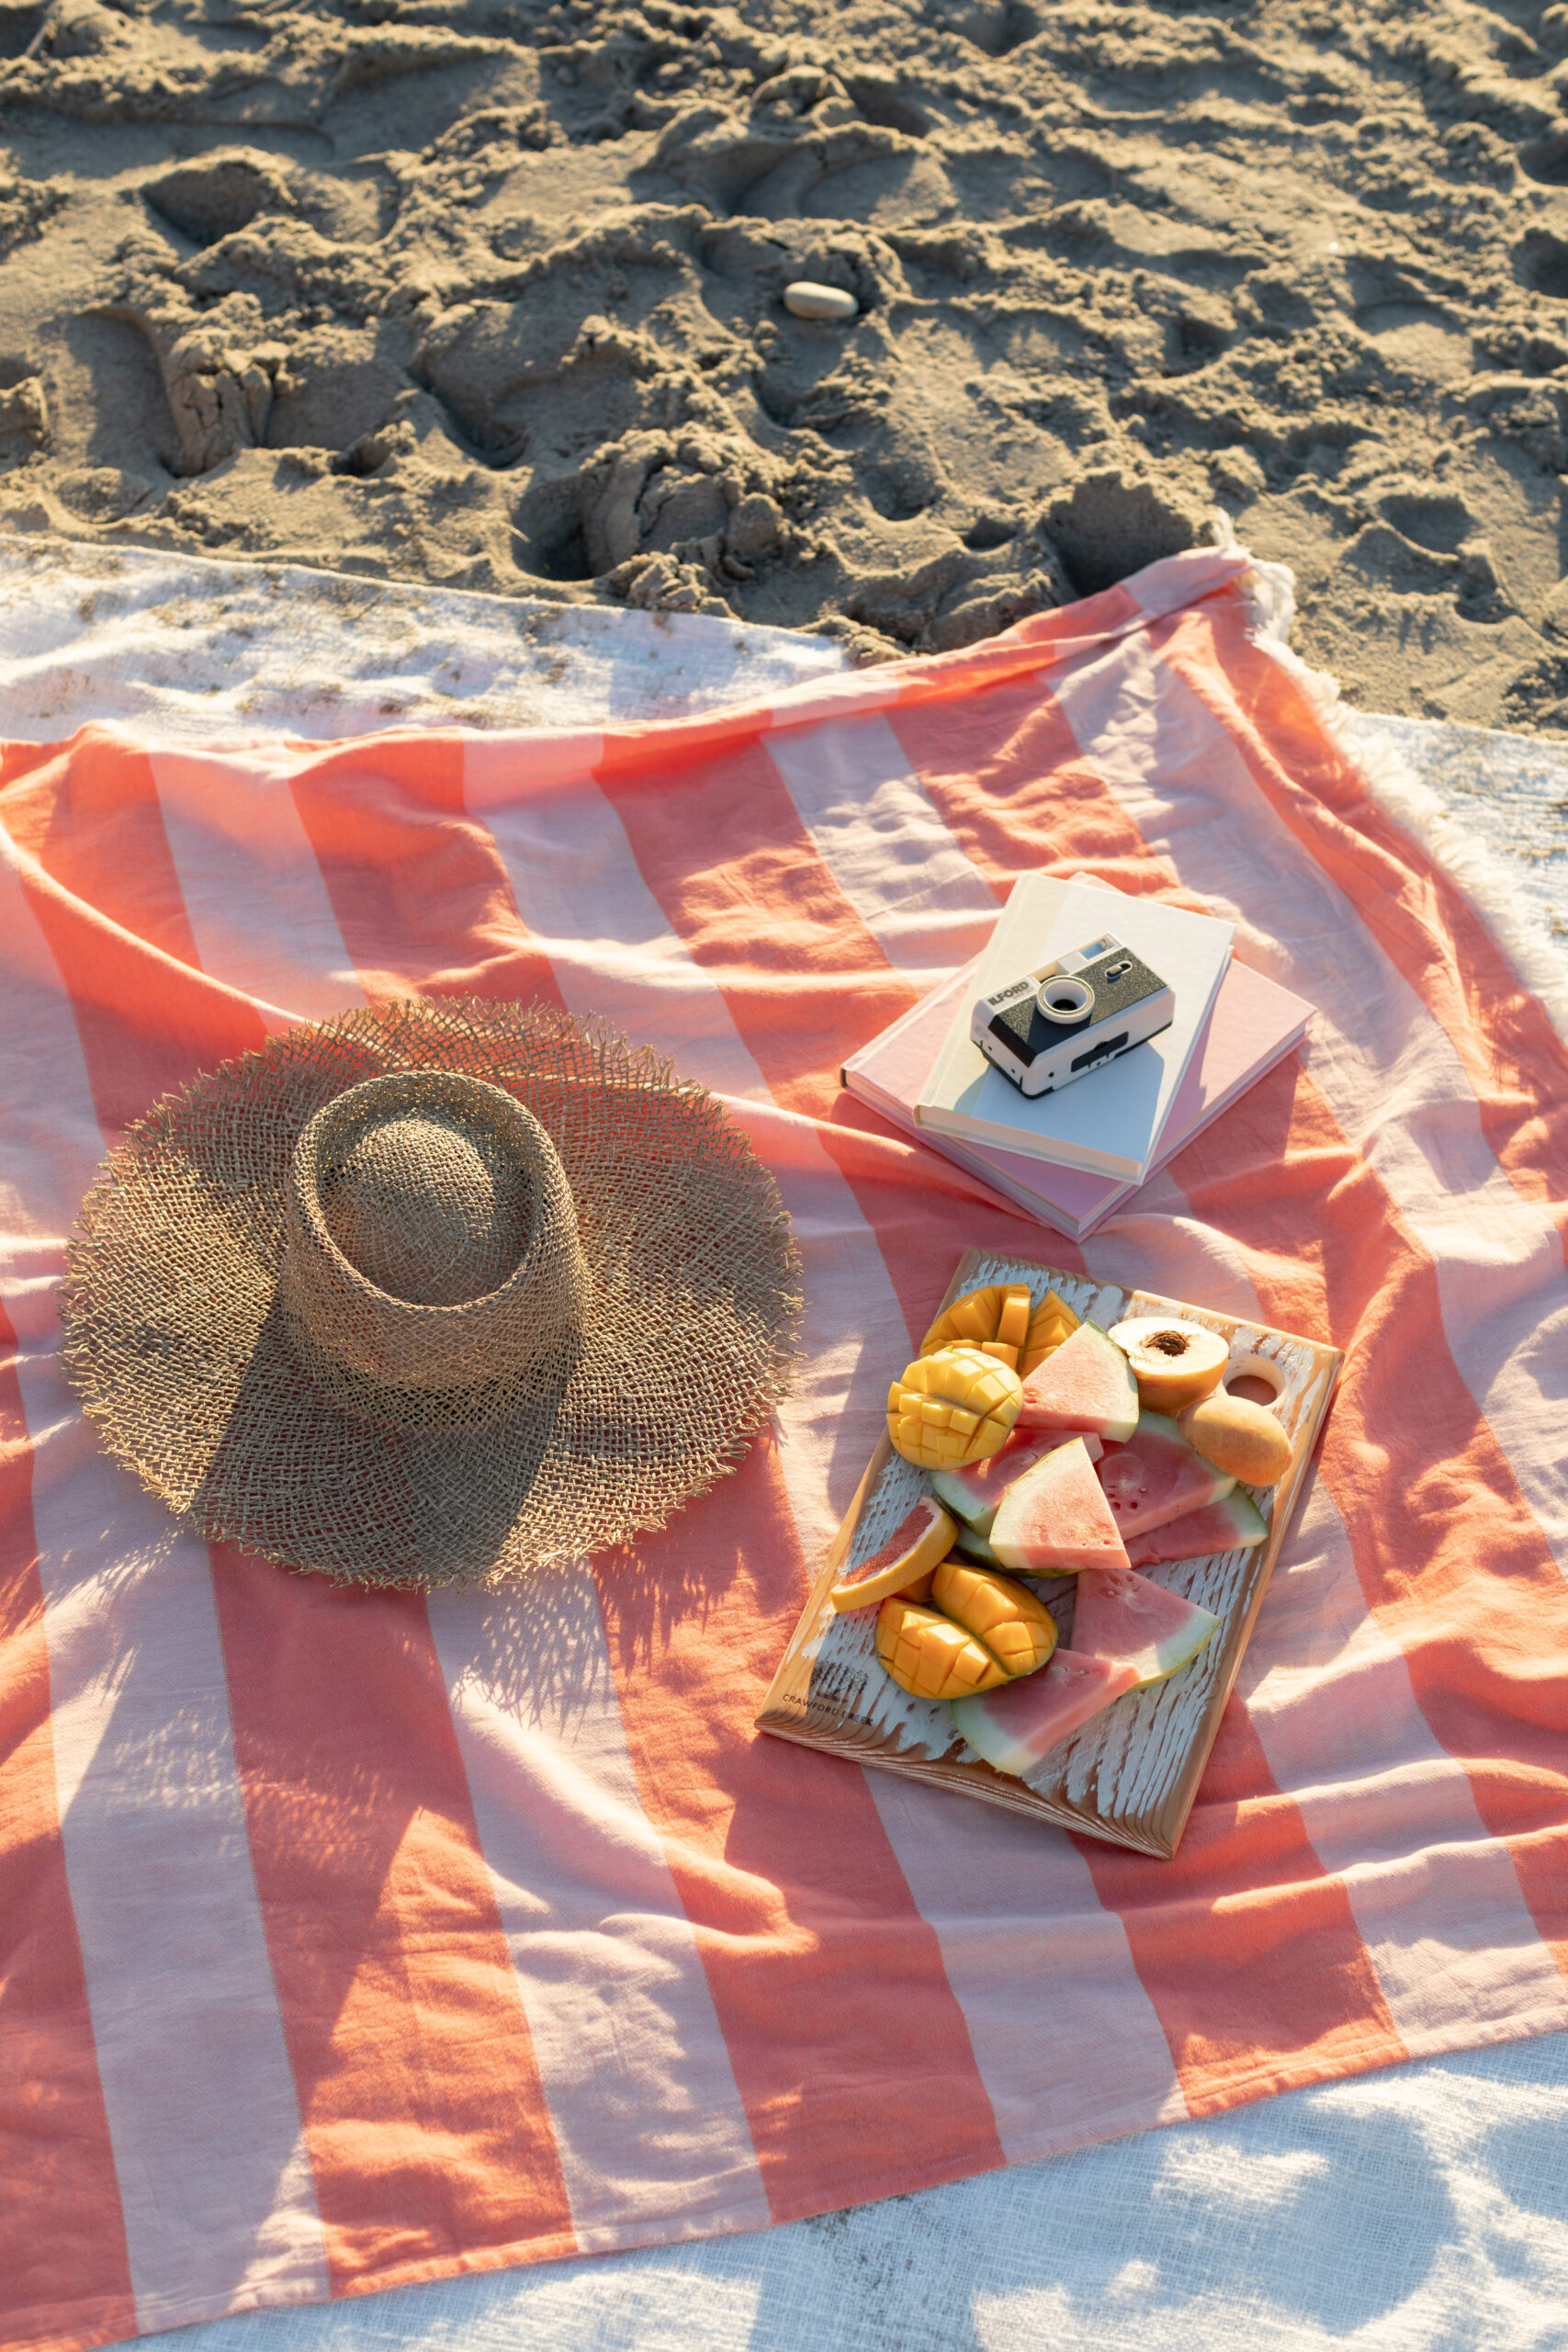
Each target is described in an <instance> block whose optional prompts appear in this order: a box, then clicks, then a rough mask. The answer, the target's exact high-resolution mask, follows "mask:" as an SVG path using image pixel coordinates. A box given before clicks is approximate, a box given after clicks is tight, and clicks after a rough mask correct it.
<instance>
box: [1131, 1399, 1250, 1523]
mask: <svg viewBox="0 0 1568 2352" xmlns="http://www.w3.org/2000/svg"><path fill="white" fill-rule="evenodd" d="M1098 1476H1099V1478H1100V1485H1101V1486H1102V1487H1104V1489H1105V1499H1106V1501H1107V1502H1108V1503H1109V1504H1110V1505H1111V1517H1112V1518H1113V1519H1114V1520H1115V1521H1116V1524H1117V1526H1118V1527H1119V1528H1120V1529H1121V1530H1122V1541H1123V1542H1126V1540H1127V1539H1128V1538H1129V1537H1131V1536H1134V1535H1144V1534H1147V1532H1149V1530H1150V1529H1151V1528H1155V1527H1163V1526H1164V1525H1165V1523H1166V1521H1168V1520H1171V1519H1179V1518H1180V1517H1181V1515H1182V1513H1183V1511H1189V1510H1201V1509H1202V1507H1203V1505H1204V1504H1205V1503H1217V1502H1219V1501H1220V1500H1221V1499H1222V1498H1224V1496H1226V1495H1228V1494H1229V1493H1230V1491H1231V1489H1232V1487H1234V1486H1235V1479H1234V1478H1233V1477H1232V1476H1230V1474H1229V1472H1228V1471H1225V1470H1217V1469H1216V1468H1215V1467H1214V1464H1213V1463H1212V1462H1206V1461H1205V1460H1204V1458H1203V1456H1202V1455H1201V1453H1199V1452H1198V1449H1197V1447H1196V1446H1194V1445H1193V1444H1191V1443H1190V1442H1189V1440H1188V1439H1186V1438H1184V1437H1183V1436H1182V1434H1181V1431H1180V1430H1179V1429H1178V1428H1177V1426H1176V1423H1175V1422H1174V1421H1173V1420H1169V1419H1167V1417H1166V1415H1165V1414H1164V1413H1140V1414H1139V1415H1138V1426H1137V1428H1136V1429H1135V1430H1134V1431H1133V1434H1132V1436H1131V1437H1130V1438H1129V1439H1128V1441H1127V1442H1126V1444H1125V1445H1118V1446H1113V1447H1112V1448H1111V1451H1110V1452H1109V1453H1107V1454H1106V1456H1105V1458H1104V1460H1103V1461H1102V1462H1101V1463H1100V1467H1099V1473H1098Z"/></svg>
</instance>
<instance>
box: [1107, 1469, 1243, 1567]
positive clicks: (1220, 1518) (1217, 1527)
mask: <svg viewBox="0 0 1568 2352" xmlns="http://www.w3.org/2000/svg"><path fill="white" fill-rule="evenodd" d="M1268 1532H1269V1521H1267V1520H1266V1519H1265V1518H1264V1516H1263V1513H1262V1512H1261V1511H1260V1510H1258V1505H1257V1504H1256V1503H1255V1502H1254V1501H1253V1499H1252V1497H1251V1496H1250V1495H1244V1494H1243V1493H1242V1490H1241V1488H1240V1487H1236V1488H1235V1490H1234V1492H1232V1493H1231V1494H1228V1495H1227V1496H1226V1497H1225V1498H1224V1502H1219V1503H1205V1505H1204V1506H1203V1509H1202V1510H1189V1511H1184V1512H1183V1513H1182V1515H1181V1517H1180V1518H1179V1519H1173V1520H1170V1521H1168V1523H1167V1524H1166V1525H1165V1526H1164V1527H1160V1528H1156V1530H1155V1531H1154V1532H1153V1533H1152V1534H1149V1535H1134V1536H1132V1537H1130V1538H1129V1540H1128V1544H1127V1558H1128V1562H1129V1564H1130V1565H1131V1566H1133V1567H1134V1568H1157V1567H1159V1566H1161V1565H1162V1564H1163V1563H1164V1562H1165V1561H1167V1560H1203V1559H1207V1558H1208V1556H1209V1555H1210V1554H1211V1553H1213V1552H1245V1551H1247V1550H1249V1549H1250V1548H1251V1546H1252V1545H1253V1544H1261V1543H1262V1541H1263V1538H1264V1537H1265V1536H1266V1535H1267V1534H1268Z"/></svg>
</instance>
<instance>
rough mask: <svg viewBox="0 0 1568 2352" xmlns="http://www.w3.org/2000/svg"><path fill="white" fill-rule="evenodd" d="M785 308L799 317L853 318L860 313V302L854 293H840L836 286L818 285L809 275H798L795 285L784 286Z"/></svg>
mask: <svg viewBox="0 0 1568 2352" xmlns="http://www.w3.org/2000/svg"><path fill="white" fill-rule="evenodd" d="M784 309H785V310H786V311H793V312H794V313H795V317H796V318H797V319H853V318H858V317H859V315H860V304H859V303H858V302H857V301H856V300H855V298H854V296H853V295H852V294H843V293H840V290H839V288H838V287H836V286H818V285H817V284H816V283H815V282H814V281H813V280H812V279H811V278H809V277H797V278H796V279H795V283H794V285H793V286H786V287H785V288H784Z"/></svg>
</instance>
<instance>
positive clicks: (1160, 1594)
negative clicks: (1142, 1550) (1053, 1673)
mask: <svg viewBox="0 0 1568 2352" xmlns="http://www.w3.org/2000/svg"><path fill="white" fill-rule="evenodd" d="M1219 1622H1220V1621H1219V1619H1218V1618H1217V1617H1216V1616H1215V1614H1214V1612H1213V1610H1212V1609H1200V1608H1199V1606H1198V1604H1197V1602H1196V1601H1195V1600H1183V1599H1182V1598H1181V1595H1180V1594H1179V1592H1167V1590H1166V1589H1165V1587H1164V1586H1163V1585H1160V1584H1151V1583H1150V1582H1149V1579H1148V1577H1141V1576H1139V1574H1138V1573H1137V1570H1136V1569H1135V1568H1097V1569H1093V1570H1091V1571H1090V1573H1089V1575H1088V1576H1086V1577H1079V1578H1078V1586H1077V1596H1076V1599H1075V1601H1074V1608H1073V1639H1074V1641H1075V1642H1077V1643H1078V1644H1079V1645H1080V1646H1081V1647H1082V1648H1084V1649H1086V1650H1088V1651H1089V1653H1090V1655H1091V1656H1093V1657H1113V1658H1120V1659H1122V1660H1123V1661H1124V1662H1125V1664H1127V1665H1128V1666H1133V1667H1136V1668H1137V1670H1138V1679H1137V1680H1136V1682H1134V1685H1133V1688H1134V1691H1142V1690H1145V1689H1146V1687H1147V1686H1148V1684H1149V1683H1151V1682H1163V1681H1164V1680H1165V1679H1166V1677H1167V1675H1168V1674H1174V1673H1175V1672H1176V1669H1177V1668H1178V1667H1179V1666H1185V1665H1186V1664H1187V1661H1188V1659H1189V1658H1192V1657H1197V1655H1198V1653H1199V1651H1200V1650H1201V1648H1202V1646H1203V1645H1204V1643H1205V1642H1206V1641H1207V1640H1208V1638H1209V1636H1210V1634H1212V1633H1213V1631H1214V1628H1215V1627H1216V1626H1217V1625H1218V1623H1219Z"/></svg>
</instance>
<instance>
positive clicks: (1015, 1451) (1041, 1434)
mask: <svg viewBox="0 0 1568 2352" xmlns="http://www.w3.org/2000/svg"><path fill="white" fill-rule="evenodd" d="M1067 1436H1068V1433H1067V1431H1066V1430H1014V1431H1013V1432H1012V1435H1011V1436H1010V1438H1009V1439H1008V1442H1007V1443H1006V1444H1005V1445H1004V1446H1003V1447H1002V1450H1001V1452H1000V1453H991V1454H987V1457H986V1459H985V1461H984V1462H966V1463H965V1464H964V1467H963V1468H962V1469H960V1470H933V1471H931V1473H930V1476H931V1485H932V1486H933V1487H935V1489H936V1492H937V1496H938V1498H939V1499H940V1500H941V1501H942V1503H944V1504H945V1505H946V1507H947V1509H948V1510H950V1511H952V1512H953V1516H954V1517H955V1518H957V1519H961V1520H962V1521H964V1525H965V1526H966V1527H973V1528H974V1529H975V1530H976V1532H977V1533H979V1534H981V1535H988V1534H989V1533H990V1531H991V1521H993V1520H994V1519H995V1517H996V1515H997V1509H998V1504H999V1503H1000V1501H1001V1498H1002V1497H1003V1495H1005V1494H1006V1492H1007V1490H1008V1488H1009V1487H1010V1486H1011V1485H1012V1483H1013V1480H1014V1479H1015V1478H1021V1477H1022V1476H1023V1474H1024V1472H1025V1471H1026V1470H1032V1469H1033V1467H1034V1465H1035V1464H1036V1463H1037V1462H1040V1461H1043V1458H1044V1456H1045V1455H1046V1454H1047V1453H1052V1452H1053V1451H1054V1450H1055V1447H1057V1446H1058V1445H1066V1443H1067ZM1085 1442H1086V1443H1087V1445H1088V1446H1089V1459H1090V1460H1091V1461H1095V1460H1098V1459H1099V1455H1100V1440H1099V1439H1098V1438H1097V1437H1090V1438H1088V1439H1086V1441H1085ZM1183 1442H1185V1440H1184V1441H1183Z"/></svg>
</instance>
